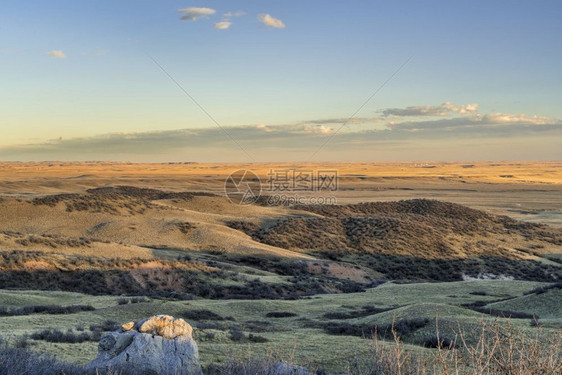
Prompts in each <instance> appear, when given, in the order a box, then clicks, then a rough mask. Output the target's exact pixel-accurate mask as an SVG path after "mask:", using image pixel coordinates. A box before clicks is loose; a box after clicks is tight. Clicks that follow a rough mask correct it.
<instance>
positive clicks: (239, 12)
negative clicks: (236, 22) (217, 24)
mask: <svg viewBox="0 0 562 375" xmlns="http://www.w3.org/2000/svg"><path fill="white" fill-rule="evenodd" d="M246 14H247V13H246V12H244V11H242V10H237V11H236V12H227V13H225V14H223V15H222V16H223V18H225V19H230V18H234V17H242V16H245V15H246Z"/></svg>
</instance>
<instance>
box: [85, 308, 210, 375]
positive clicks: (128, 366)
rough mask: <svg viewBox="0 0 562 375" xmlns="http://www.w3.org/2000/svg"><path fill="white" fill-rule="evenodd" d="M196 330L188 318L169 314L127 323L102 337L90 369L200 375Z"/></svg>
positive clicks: (154, 374) (97, 371) (87, 366)
mask: <svg viewBox="0 0 562 375" xmlns="http://www.w3.org/2000/svg"><path fill="white" fill-rule="evenodd" d="M192 332H193V328H192V327H191V326H190V325H189V324H188V323H187V322H186V321H185V320H183V319H174V318H173V317H172V316H168V315H158V316H153V317H151V318H147V319H143V320H140V321H138V322H136V323H135V322H128V323H125V324H123V325H122V326H121V329H119V330H117V331H114V332H111V333H109V334H107V335H106V336H104V337H103V338H102V339H101V341H100V342H99V345H98V356H97V357H96V358H95V359H94V360H93V361H92V362H90V363H88V364H87V365H86V369H87V370H88V372H89V373H91V374H97V373H100V374H103V373H106V372H108V370H112V371H116V372H119V373H123V374H129V373H130V374H146V375H168V374H170V375H171V374H173V375H200V374H201V366H200V365H199V353H198V350H197V344H196V343H195V341H194V340H193V338H192V337H191V334H192Z"/></svg>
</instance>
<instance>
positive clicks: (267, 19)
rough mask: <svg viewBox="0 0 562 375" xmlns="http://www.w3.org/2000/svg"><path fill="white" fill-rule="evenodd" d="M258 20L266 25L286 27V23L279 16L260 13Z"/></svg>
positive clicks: (278, 27) (277, 27)
mask: <svg viewBox="0 0 562 375" xmlns="http://www.w3.org/2000/svg"><path fill="white" fill-rule="evenodd" d="M258 21H260V22H261V23H263V24H264V25H266V26H269V27H273V28H276V29H284V28H285V24H284V23H283V21H281V20H280V19H278V18H275V17H272V16H271V15H269V14H260V15H258Z"/></svg>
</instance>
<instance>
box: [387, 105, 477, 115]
mask: <svg viewBox="0 0 562 375" xmlns="http://www.w3.org/2000/svg"><path fill="white" fill-rule="evenodd" d="M477 112H478V104H464V105H455V104H453V103H451V102H445V103H443V104H441V105H424V106H412V107H406V108H387V109H385V110H383V111H382V113H383V115H385V116H447V115H450V114H451V113H458V114H470V113H477Z"/></svg>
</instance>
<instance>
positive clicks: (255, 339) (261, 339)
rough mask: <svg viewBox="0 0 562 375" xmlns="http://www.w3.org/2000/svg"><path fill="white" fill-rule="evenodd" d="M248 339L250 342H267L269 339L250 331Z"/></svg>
mask: <svg viewBox="0 0 562 375" xmlns="http://www.w3.org/2000/svg"><path fill="white" fill-rule="evenodd" d="M248 340H249V341H251V342H256V343H262V342H268V341H269V340H268V339H267V338H266V337H263V336H258V335H254V334H253V333H250V334H249V335H248Z"/></svg>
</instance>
